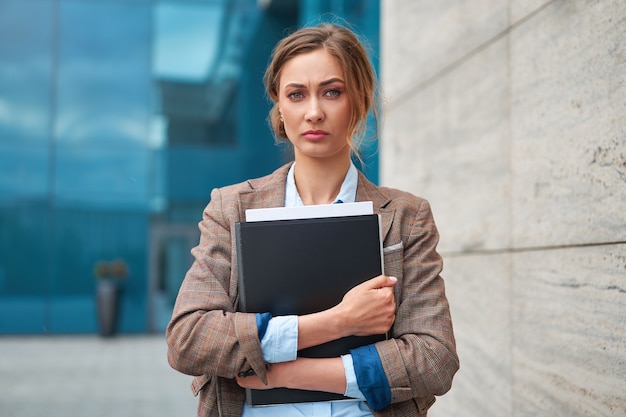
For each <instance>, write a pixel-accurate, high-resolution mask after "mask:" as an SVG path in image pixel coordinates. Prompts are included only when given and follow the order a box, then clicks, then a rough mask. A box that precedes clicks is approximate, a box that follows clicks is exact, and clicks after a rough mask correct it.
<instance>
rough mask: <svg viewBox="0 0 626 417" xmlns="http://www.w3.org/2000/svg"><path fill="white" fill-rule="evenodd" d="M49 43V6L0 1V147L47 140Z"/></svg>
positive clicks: (49, 76) (50, 6)
mask: <svg viewBox="0 0 626 417" xmlns="http://www.w3.org/2000/svg"><path fill="white" fill-rule="evenodd" d="M51 39H53V36H52V1H38V2H37V4H36V7H33V4H32V2H25V1H6V0H5V1H0V143H15V142H16V141H17V140H18V139H20V140H28V141H29V142H32V141H36V142H39V143H41V142H44V141H46V140H47V138H48V136H47V129H48V121H49V119H48V117H49V113H48V106H49V104H50V103H49V101H50V80H51V68H52V62H51V59H52V58H51V57H52V42H51ZM0 163H1V161H0Z"/></svg>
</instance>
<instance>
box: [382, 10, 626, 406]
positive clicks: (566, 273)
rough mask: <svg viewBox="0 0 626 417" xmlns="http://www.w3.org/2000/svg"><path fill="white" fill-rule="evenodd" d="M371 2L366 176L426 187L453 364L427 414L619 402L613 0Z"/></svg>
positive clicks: (625, 304) (625, 26) (617, 48)
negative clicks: (378, 114) (450, 324)
mask: <svg viewBox="0 0 626 417" xmlns="http://www.w3.org/2000/svg"><path fill="white" fill-rule="evenodd" d="M381 3H382V9H381V19H382V20H381V36H382V40H381V42H382V43H381V73H382V86H383V93H384V95H385V97H386V100H387V102H386V105H385V109H384V122H385V124H384V127H383V130H382V138H381V155H380V161H381V162H380V170H381V171H380V172H381V184H383V185H389V186H395V187H398V188H402V189H406V190H408V191H411V192H413V193H414V194H417V195H420V196H422V197H425V198H427V199H428V200H429V201H430V202H431V204H432V207H433V212H434V214H435V219H436V221H437V224H438V227H439V230H440V233H441V242H440V246H439V249H440V252H441V253H442V255H443V256H444V261H445V263H444V273H443V276H444V278H445V280H446V283H447V292H448V296H449V299H450V303H451V309H452V318H453V321H454V324H455V332H456V336H457V344H458V350H459V355H460V359H461V370H460V371H459V373H458V374H457V377H456V379H455V382H454V384H453V388H452V390H451V391H450V392H449V393H448V394H446V395H445V396H443V397H441V398H439V399H438V402H437V403H436V404H435V405H434V406H433V408H432V411H431V412H430V413H429V415H430V416H433V417H438V416H442V417H443V416H466V417H467V416H480V417H507V416H515V417H518V416H521V417H526V416H528V417H531V416H532V417H537V416H549V417H554V416H563V417H576V416H593V417H599V416H626V81H625V80H626V2H624V1H623V0H596V1H592V0H553V1H545V0H531V1H527V0H473V1H471V2H470V1H462V0H445V1H426V0H417V1H416V0H395V1H383V2H381Z"/></svg>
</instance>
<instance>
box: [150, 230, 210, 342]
mask: <svg viewBox="0 0 626 417" xmlns="http://www.w3.org/2000/svg"><path fill="white" fill-rule="evenodd" d="M199 237H200V232H199V230H198V227H197V226H196V225H186V224H156V225H153V226H152V228H151V232H150V255H149V279H148V330H149V331H150V332H152V333H163V332H164V331H165V328H166V327H167V324H168V323H169V321H170V318H171V316H172V309H173V308H174V302H175V301H176V296H177V294H178V289H179V288H180V284H181V283H182V282H183V278H184V277H185V273H186V272H187V270H188V269H189V267H190V266H191V263H192V262H193V257H192V256H191V253H190V250H191V248H192V247H194V246H196V245H197V244H198V241H199Z"/></svg>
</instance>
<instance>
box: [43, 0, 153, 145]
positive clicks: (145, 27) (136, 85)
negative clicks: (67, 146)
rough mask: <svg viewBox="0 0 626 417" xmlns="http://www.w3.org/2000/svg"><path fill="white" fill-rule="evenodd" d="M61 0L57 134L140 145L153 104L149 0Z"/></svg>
mask: <svg viewBox="0 0 626 417" xmlns="http://www.w3.org/2000/svg"><path fill="white" fill-rule="evenodd" d="M60 4H61V6H60V16H59V28H60V29H59V30H60V35H59V71H58V80H59V81H58V89H57V91H58V118H57V120H56V122H57V123H56V129H55V135H56V136H57V138H58V140H59V141H61V142H65V143H76V142H86V141H88V142H92V143H94V142H99V143H107V144H114V143H116V144H121V143H124V144H128V145H133V144H134V145H145V144H146V143H147V142H148V141H149V137H148V136H149V131H150V115H151V112H152V110H153V109H152V101H151V100H152V99H153V86H152V80H151V77H150V74H151V65H152V61H151V53H150V51H151V46H152V41H151V24H152V23H151V22H152V10H151V6H150V3H149V2H91V1H69V0H67V1H63V2H61V3H60Z"/></svg>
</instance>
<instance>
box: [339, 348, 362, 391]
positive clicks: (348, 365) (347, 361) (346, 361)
mask: <svg viewBox="0 0 626 417" xmlns="http://www.w3.org/2000/svg"><path fill="white" fill-rule="evenodd" d="M341 361H342V362H343V369H344V372H345V374H346V392H345V393H344V394H343V395H345V396H346V397H348V398H356V399H359V400H365V396H364V395H363V393H362V392H361V390H359V384H358V383H357V381H356V374H355V373H354V363H353V362H352V355H342V356H341Z"/></svg>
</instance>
